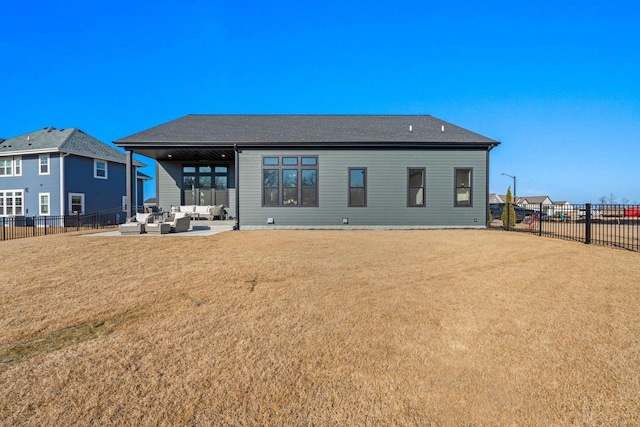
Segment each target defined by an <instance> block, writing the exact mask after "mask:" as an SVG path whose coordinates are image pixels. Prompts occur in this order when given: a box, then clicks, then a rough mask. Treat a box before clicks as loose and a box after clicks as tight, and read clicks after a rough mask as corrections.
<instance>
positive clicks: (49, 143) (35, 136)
mask: <svg viewBox="0 0 640 427" xmlns="http://www.w3.org/2000/svg"><path fill="white" fill-rule="evenodd" d="M51 152H61V153H69V154H74V155H78V156H83V157H91V158H97V159H101V160H107V161H111V162H116V163H126V155H125V154H124V153H122V152H121V151H119V150H117V149H115V148H114V147H111V146H109V145H107V144H105V143H104V142H102V141H100V140H98V139H96V138H94V137H92V136H91V135H88V134H86V133H84V132H83V131H81V130H80V129H77V128H69V129H56V128H53V127H48V128H44V129H41V130H38V131H35V132H29V133H26V134H24V135H20V136H16V137H13V138H9V139H7V140H4V141H1V142H0V156H2V155H10V154H25V153H51ZM134 162H135V164H136V166H144V164H143V163H140V162H138V161H137V160H136V161H134Z"/></svg>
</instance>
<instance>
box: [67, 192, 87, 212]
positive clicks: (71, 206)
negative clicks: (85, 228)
mask: <svg viewBox="0 0 640 427" xmlns="http://www.w3.org/2000/svg"><path fill="white" fill-rule="evenodd" d="M74 196H80V197H82V203H81V205H82V210H81V211H80V215H82V214H84V193H69V213H70V214H71V215H75V214H77V212H73V211H72V209H73V204H72V203H71V201H72V200H73V197H74Z"/></svg>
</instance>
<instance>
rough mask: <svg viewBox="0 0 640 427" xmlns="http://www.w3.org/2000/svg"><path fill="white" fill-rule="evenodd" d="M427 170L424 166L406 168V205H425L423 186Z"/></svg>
mask: <svg viewBox="0 0 640 427" xmlns="http://www.w3.org/2000/svg"><path fill="white" fill-rule="evenodd" d="M426 176H427V171H426V169H425V168H408V169H407V206H409V207H422V206H425V197H424V188H425V179H426Z"/></svg>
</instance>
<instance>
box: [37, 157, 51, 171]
mask: <svg viewBox="0 0 640 427" xmlns="http://www.w3.org/2000/svg"><path fill="white" fill-rule="evenodd" d="M39 163H40V169H39V174H40V175H49V155H48V154H41V155H40V156H39Z"/></svg>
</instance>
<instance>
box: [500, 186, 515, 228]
mask: <svg viewBox="0 0 640 427" xmlns="http://www.w3.org/2000/svg"><path fill="white" fill-rule="evenodd" d="M504 202H505V203H504V208H503V209H502V216H501V219H502V226H503V227H504V228H505V229H507V230H508V229H510V228H513V227H515V226H516V210H515V209H514V208H513V196H512V195H511V187H509V188H507V197H506V200H505V201H504Z"/></svg>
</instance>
